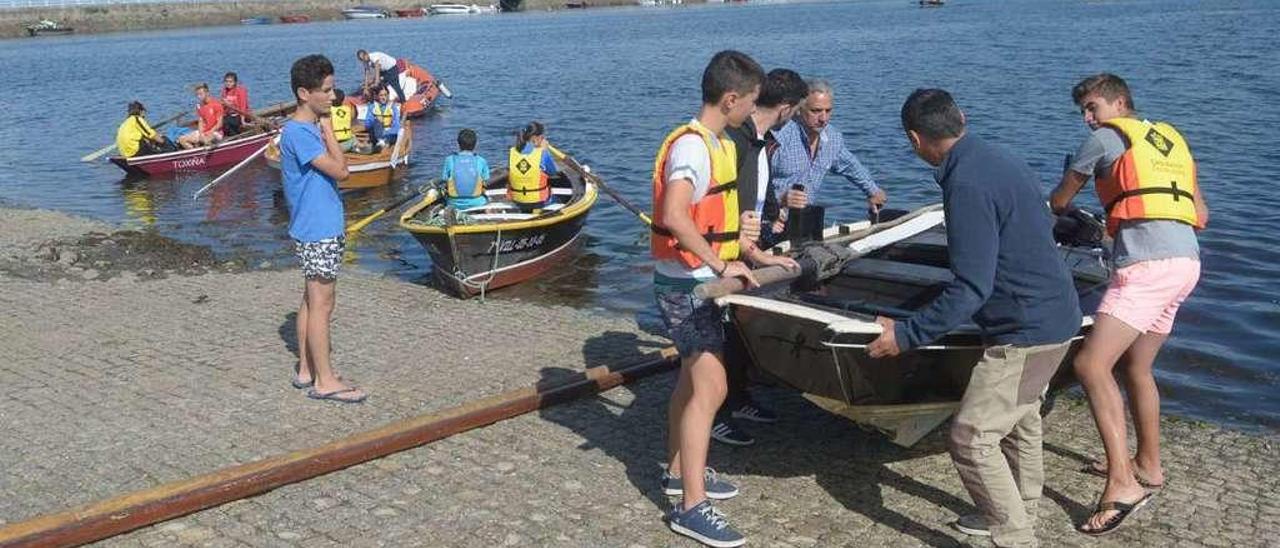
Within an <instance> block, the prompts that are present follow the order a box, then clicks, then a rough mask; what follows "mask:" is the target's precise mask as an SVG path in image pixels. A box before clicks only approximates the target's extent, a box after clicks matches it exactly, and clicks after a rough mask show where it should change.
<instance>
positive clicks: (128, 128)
mask: <svg viewBox="0 0 1280 548" xmlns="http://www.w3.org/2000/svg"><path fill="white" fill-rule="evenodd" d="M116 148H119V149H120V155H121V156H124V157H125V158H132V157H134V156H138V155H141V156H146V155H149V154H159V153H161V152H170V151H173V150H176V148H177V147H175V146H174V145H173V143H171V142H169V139H167V138H165V136H164V135H161V134H160V132H158V131H156V130H155V128H152V127H151V124H148V123H147V107H144V106H142V103H140V102H138V101H133V102H131V103H129V116H128V117H127V118H125V119H124V121H123V122H121V123H120V127H119V128H118V129H117V130H116Z"/></svg>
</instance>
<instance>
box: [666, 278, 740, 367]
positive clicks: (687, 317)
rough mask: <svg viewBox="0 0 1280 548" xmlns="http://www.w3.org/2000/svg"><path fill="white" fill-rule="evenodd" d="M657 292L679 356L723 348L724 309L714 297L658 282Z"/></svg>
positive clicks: (668, 330)
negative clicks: (704, 297) (697, 295)
mask: <svg viewBox="0 0 1280 548" xmlns="http://www.w3.org/2000/svg"><path fill="white" fill-rule="evenodd" d="M654 296H655V297H656V298H657V301H658V310H659V311H660V312H661V313H662V323H664V324H666V326H667V332H668V334H669V336H670V337H671V340H672V341H673V342H675V344H676V350H679V351H680V357H682V358H689V357H693V356H694V355H695V354H697V353H699V352H716V353H723V352H724V323H723V318H724V312H723V311H722V310H721V309H720V307H718V306H716V303H715V301H708V300H704V299H699V298H697V297H694V296H693V291H692V290H691V289H681V288H675V287H670V286H665V285H661V284H657V285H655V286H654Z"/></svg>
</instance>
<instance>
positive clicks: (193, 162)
mask: <svg viewBox="0 0 1280 548" xmlns="http://www.w3.org/2000/svg"><path fill="white" fill-rule="evenodd" d="M202 165H204V156H193V157H191V158H183V159H181V160H174V161H173V168H174V169H186V168H189V167H200V166H202Z"/></svg>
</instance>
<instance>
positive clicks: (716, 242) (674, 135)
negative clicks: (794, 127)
mask: <svg viewBox="0 0 1280 548" xmlns="http://www.w3.org/2000/svg"><path fill="white" fill-rule="evenodd" d="M689 134H694V135H698V136H699V137H701V138H702V141H703V143H705V144H706V146H707V152H708V154H709V155H710V156H711V182H710V185H709V186H708V187H707V194H706V195H705V196H703V197H702V199H701V200H698V201H696V202H694V203H693V204H690V205H689V217H690V218H692V219H693V224H694V225H696V226H697V227H698V228H699V229H700V230H701V232H702V237H703V238H706V240H707V243H709V244H711V249H712V250H714V251H715V253H716V256H717V257H719V258H720V259H721V260H724V261H731V260H734V259H737V258H738V252H739V250H738V161H737V156H738V154H737V149H736V148H735V146H734V144H733V141H732V140H730V139H728V138H727V137H726V138H722V137H717V136H716V135H713V134H712V133H711V131H710V130H708V129H707V128H705V127H702V125H701V124H694V123H689V124H685V125H683V126H680V127H678V128H676V129H675V131H672V132H671V133H670V134H669V135H667V139H666V140H665V141H663V142H662V147H661V148H659V149H658V157H657V159H655V160H654V166H653V224H652V225H651V227H652V230H653V233H652V234H650V237H649V249H650V251H651V252H652V254H653V257H654V258H655V259H659V260H678V261H680V263H681V264H683V265H684V266H686V267H688V268H691V269H692V268H698V267H700V266H702V260H701V259H699V258H698V257H697V256H696V255H694V254H693V253H690V252H688V251H685V250H684V249H683V248H681V247H680V244H679V242H677V241H676V237H675V235H674V234H672V233H671V231H670V230H668V229H667V228H666V225H665V224H664V223H663V214H662V199H663V195H664V193H665V190H666V186H667V185H666V180H665V177H664V174H665V173H666V167H667V160H668V157H667V156H668V153H669V152H670V149H671V145H672V144H673V143H675V141H676V139H679V138H680V137H683V136H685V135H689Z"/></svg>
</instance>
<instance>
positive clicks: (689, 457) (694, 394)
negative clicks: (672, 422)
mask: <svg viewBox="0 0 1280 548" xmlns="http://www.w3.org/2000/svg"><path fill="white" fill-rule="evenodd" d="M679 382H680V383H682V384H683V383H687V384H688V387H689V388H687V390H689V392H690V395H689V397H688V399H687V401H686V402H685V405H684V408H683V409H681V410H680V418H679V427H680V428H679V431H678V434H679V440H680V447H679V450H678V451H677V453H678V458H679V461H680V470H681V472H682V473H681V478H682V481H681V483H682V484H683V486H684V508H682V510H683V509H688V508H692V507H694V506H696V505H698V504H699V503H701V502H702V501H703V500H705V499H706V498H707V492H706V485H705V480H704V478H703V473H702V471H703V470H705V469H706V467H707V450H708V448H709V446H710V445H711V424H712V422H713V421H714V420H715V415H716V410H717V409H719V408H720V404H722V403H724V397H725V394H726V392H728V386H727V385H726V381H725V374H724V365H723V363H722V361H721V356H720V354H718V353H711V352H702V353H699V354H698V355H696V356H694V358H693V359H692V360H689V363H688V364H687V365H686V366H685V367H681V371H680V381H679ZM677 391H679V387H677ZM686 472H687V473H686Z"/></svg>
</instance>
